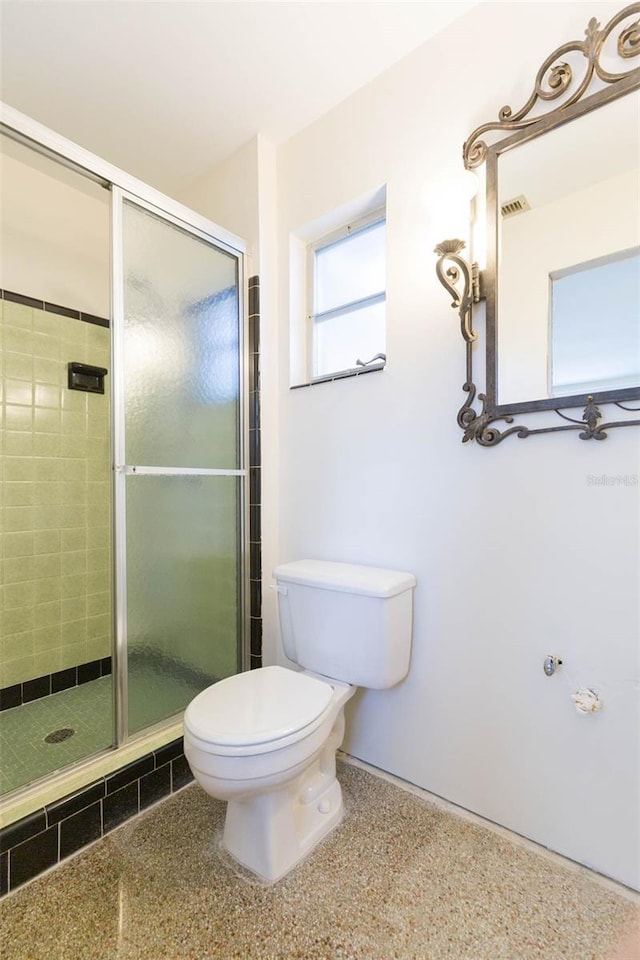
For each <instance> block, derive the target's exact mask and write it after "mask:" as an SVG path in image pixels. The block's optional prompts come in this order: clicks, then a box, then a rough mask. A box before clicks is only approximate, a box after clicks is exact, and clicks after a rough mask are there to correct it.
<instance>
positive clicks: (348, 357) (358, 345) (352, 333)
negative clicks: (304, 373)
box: [313, 302, 386, 377]
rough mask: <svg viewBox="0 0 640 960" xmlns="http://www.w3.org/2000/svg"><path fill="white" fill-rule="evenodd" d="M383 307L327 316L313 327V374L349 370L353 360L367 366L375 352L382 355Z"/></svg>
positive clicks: (352, 365) (383, 332) (383, 335)
mask: <svg viewBox="0 0 640 960" xmlns="http://www.w3.org/2000/svg"><path fill="white" fill-rule="evenodd" d="M384 318H385V304H384V302H382V303H376V304H374V305H373V306H367V307H362V308H361V309H359V310H350V311H349V312H347V313H339V314H337V315H331V316H330V317H328V318H327V319H324V320H316V322H315V324H314V337H315V349H314V352H313V353H314V364H315V369H314V371H313V375H314V376H315V377H322V376H324V375H325V374H329V373H335V372H336V371H340V370H351V369H353V368H354V367H355V366H356V361H357V360H362V362H363V363H367V362H368V361H369V360H371V359H372V358H373V357H375V355H376V354H377V353H385V352H386V337H385V321H384Z"/></svg>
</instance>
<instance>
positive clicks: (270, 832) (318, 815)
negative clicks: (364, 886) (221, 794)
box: [222, 754, 343, 883]
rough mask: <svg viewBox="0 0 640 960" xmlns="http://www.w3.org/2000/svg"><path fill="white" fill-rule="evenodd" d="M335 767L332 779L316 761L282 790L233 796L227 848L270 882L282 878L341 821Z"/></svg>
mask: <svg viewBox="0 0 640 960" xmlns="http://www.w3.org/2000/svg"><path fill="white" fill-rule="evenodd" d="M334 756H335V754H334ZM333 766H334V772H333V776H332V777H331V776H327V774H326V773H323V771H322V769H321V763H320V761H316V762H315V763H314V764H312V767H311V768H310V769H307V770H305V771H304V773H303V774H301V775H300V776H298V777H296V778H295V779H294V780H291V781H289V783H287V784H284V785H283V786H282V787H280V788H279V789H275V790H270V791H269V792H267V793H260V794H258V795H256V796H252V797H247V798H246V799H243V800H230V801H229V802H228V804H227V816H226V819H225V824H224V834H223V838H222V844H223V846H224V848H225V849H226V850H227V851H228V853H230V854H231V855H232V856H233V857H235V859H236V860H237V861H238V862H239V863H241V864H242V865H243V866H245V867H248V869H249V870H251V871H252V872H253V873H255V874H257V875H258V876H259V877H261V878H262V879H263V880H266V881H267V882H268V883H275V881H276V880H280V879H281V878H282V877H283V876H284V875H285V874H287V873H288V872H289V871H290V870H291V869H292V868H293V867H294V866H295V865H296V864H297V863H299V862H300V860H302V859H303V858H304V857H305V856H306V855H307V854H308V853H309V851H311V850H312V849H313V848H314V847H315V846H316V844H318V843H319V842H320V841H321V840H322V839H323V838H324V837H326V835H327V834H328V833H330V831H331V830H333V828H334V827H335V826H337V824H338V823H339V822H340V820H341V819H342V812H343V804H342V791H341V789H340V784H339V783H338V781H337V779H336V777H335V761H334V763H333Z"/></svg>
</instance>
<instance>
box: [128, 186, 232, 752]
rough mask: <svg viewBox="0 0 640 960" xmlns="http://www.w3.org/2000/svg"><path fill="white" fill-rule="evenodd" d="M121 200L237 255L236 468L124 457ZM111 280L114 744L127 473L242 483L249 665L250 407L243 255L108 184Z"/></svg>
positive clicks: (206, 232) (179, 219)
mask: <svg viewBox="0 0 640 960" xmlns="http://www.w3.org/2000/svg"><path fill="white" fill-rule="evenodd" d="M125 202H126V203H127V204H129V205H131V206H134V207H136V208H137V209H140V210H144V211H147V212H148V213H152V214H153V215H154V217H156V218H158V219H159V220H161V221H162V222H164V223H167V224H170V225H171V226H174V227H177V228H178V229H179V230H181V231H182V232H183V233H187V234H190V235H191V236H193V237H194V239H198V240H202V241H204V242H205V243H207V244H208V245H209V246H211V247H213V248H215V249H217V250H221V251H223V252H224V253H228V254H230V255H232V256H234V257H235V258H236V265H237V284H238V315H239V319H240V325H239V326H240V329H239V351H238V356H239V361H240V365H239V370H238V382H239V437H238V451H239V468H238V469H233V470H230V469H215V468H205V467H202V468H200V467H158V466H145V465H138V464H135V465H134V464H129V463H127V460H126V452H125V436H126V428H125V399H126V397H125V392H126V391H125V382H124V339H125V337H124V325H125V313H124V241H123V209H124V204H125ZM111 271H112V276H111V284H112V339H111V350H112V356H111V369H112V371H113V384H112V391H111V403H112V417H111V424H112V450H113V497H112V503H113V543H114V547H115V549H114V562H113V574H114V581H113V583H114V604H113V606H114V626H115V644H114V654H115V670H114V679H115V684H114V698H115V702H116V709H115V710H114V718H115V742H116V746H119V745H121V744H123V743H126V742H127V741H128V740H129V730H128V707H129V695H128V694H129V691H128V631H127V549H126V543H127V539H126V536H127V509H126V483H127V476H132V475H136V476H143V475H155V476H218V477H239V478H241V479H242V480H243V481H244V482H243V483H241V484H240V503H239V507H240V509H239V517H240V529H239V531H238V544H239V556H238V561H239V563H238V566H239V571H240V576H239V584H238V586H239V591H238V593H239V604H238V606H239V610H238V615H239V621H240V630H241V636H242V642H241V644H240V650H239V654H240V656H239V659H240V664H239V666H240V668H241V669H243V668H244V667H246V665H247V659H248V649H249V647H248V644H249V636H248V629H247V627H248V624H249V614H248V604H249V591H248V589H247V581H248V521H247V514H248V496H247V478H248V469H247V463H248V460H247V451H248V445H247V438H248V421H247V417H248V410H247V404H246V399H245V385H246V382H247V380H246V342H247V341H246V326H247V324H246V310H245V298H244V287H245V279H246V278H245V276H244V257H243V256H242V255H241V254H240V253H239V251H238V250H237V249H235V248H234V247H232V246H230V245H229V244H225V243H223V242H221V241H220V240H219V239H218V238H217V237H216V236H214V235H213V234H212V233H211V232H209V231H205V230H203V229H202V227H201V225H196V224H192V223H189V222H186V221H185V220H184V219H183V218H181V217H176V216H175V215H172V214H171V213H170V212H168V211H166V210H163V209H162V208H160V207H158V206H157V205H156V204H154V203H149V202H148V201H145V200H144V199H142V198H140V197H139V196H136V195H135V194H133V193H131V192H130V191H128V190H125V189H123V188H121V187H118V186H115V185H113V186H112V189H111ZM178 716H179V715H176V716H175V717H167V718H166V719H165V720H163V721H161V722H160V723H158V724H154V725H152V726H150V727H146V728H145V730H144V733H145V735H146V734H147V733H149V732H150V731H153V730H154V729H156V728H161V727H162V726H164V725H165V724H167V723H170V722H172V721H173V720H174V719H176V718H177V717H178Z"/></svg>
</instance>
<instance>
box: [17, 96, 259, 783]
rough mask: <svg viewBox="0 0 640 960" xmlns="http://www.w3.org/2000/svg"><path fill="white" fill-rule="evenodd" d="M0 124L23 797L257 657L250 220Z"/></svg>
mask: <svg viewBox="0 0 640 960" xmlns="http://www.w3.org/2000/svg"><path fill="white" fill-rule="evenodd" d="M0 136H1V154H0V161H1V163H2V197H1V212H2V224H1V230H2V233H1V236H2V273H1V276H0V288H1V300H0V305H1V307H2V331H3V345H2V384H3V399H2V402H3V435H4V446H3V451H2V469H3V475H2V480H3V493H4V498H3V503H2V535H3V536H2V542H3V552H2V560H3V570H4V579H3V588H2V595H3V605H4V618H3V627H2V635H1V639H0V756H1V759H2V763H1V765H0V795H1V796H2V797H4V798H5V799H7V798H9V799H11V798H15V797H16V796H18V797H19V796H21V795H22V794H23V793H25V792H27V791H29V790H33V789H34V788H37V786H38V785H42V784H45V785H46V784H47V783H51V782H52V781H51V778H55V777H60V778H62V777H64V775H65V773H67V772H68V771H70V770H77V769H78V766H79V765H80V766H81V765H82V764H85V763H87V762H88V761H89V760H96V759H97V760H99V758H100V757H106V756H109V757H113V754H114V752H117V751H119V750H121V748H123V747H126V746H131V745H132V744H135V743H136V742H137V741H138V740H139V741H140V742H143V741H144V740H145V738H146V740H148V739H149V737H152V736H153V735H154V734H155V733H158V734H161V733H162V731H163V730H165V729H167V728H168V727H170V726H173V727H175V724H176V722H177V721H178V720H179V718H180V715H181V712H182V711H183V709H184V707H185V706H186V705H187V703H188V702H189V701H190V700H191V699H192V697H193V696H194V695H195V694H196V693H198V692H199V691H200V690H202V689H203V688H204V687H206V686H208V685H209V684H210V683H212V682H214V681H215V680H217V679H220V678H222V677H225V676H229V675H230V674H233V673H237V672H238V671H239V670H241V669H243V668H244V667H245V666H246V665H247V664H248V636H247V628H248V624H249V618H248V602H249V600H248V593H249V591H248V589H247V584H248V576H249V571H248V560H247V550H246V547H247V541H248V529H247V522H246V518H247V513H248V508H247V496H246V491H247V472H248V471H247V461H246V456H247V447H248V443H247V437H248V430H247V423H246V416H247V404H246V403H245V402H244V396H245V376H246V368H247V363H246V359H245V358H246V349H245V309H244V303H243V289H244V282H245V281H244V273H243V270H244V255H243V244H242V242H241V241H240V240H239V239H238V238H237V237H234V236H233V235H231V234H228V233H226V232H225V231H223V230H221V229H220V228H219V227H217V226H216V225H215V224H212V223H210V222H209V221H207V220H205V219H203V218H201V217H199V216H198V215H197V214H195V213H194V212H193V211H190V210H188V209H187V208H184V207H182V206H181V205H180V204H178V203H176V202H174V201H172V200H170V199H169V198H167V197H165V196H163V195H162V194H160V193H158V192H157V191H155V190H153V189H152V188H150V187H148V186H146V185H145V184H143V183H141V182H140V181H137V180H135V179H134V178H132V177H129V176H128V175H127V174H125V173H123V172H122V171H120V170H118V169H117V168H115V167H112V166H111V165H110V164H108V163H106V162H104V161H102V160H100V159H99V158H97V157H94V156H93V155H91V154H89V153H87V152H86V151H84V150H82V149H81V148H79V147H77V146H76V145H75V144H72V143H70V142H69V141H66V140H64V139H62V138H61V137H59V136H57V135H56V134H54V133H53V132H52V131H49V130H47V129H46V128H44V127H41V126H40V125H39V124H37V123H35V122H34V121H32V120H30V119H29V118H27V117H25V116H23V115H22V114H19V113H18V112H17V111H14V110H12V109H10V108H3V123H2V129H1V134H0ZM128 756H130V753H129V754H128ZM112 767H113V764H112Z"/></svg>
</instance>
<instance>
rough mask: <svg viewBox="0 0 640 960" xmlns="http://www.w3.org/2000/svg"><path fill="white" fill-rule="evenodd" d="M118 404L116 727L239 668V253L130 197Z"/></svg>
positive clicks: (131, 724)
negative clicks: (119, 718)
mask: <svg viewBox="0 0 640 960" xmlns="http://www.w3.org/2000/svg"><path fill="white" fill-rule="evenodd" d="M118 215H119V216H120V217H121V222H120V224H119V225H118V226H119V227H120V229H121V236H122V259H121V263H120V264H119V265H118V266H119V268H120V269H121V271H122V278H121V279H122V289H123V301H122V303H121V304H120V305H119V306H120V310H119V311H118V310H116V313H118V312H120V313H121V317H120V322H117V321H116V328H115V351H116V354H119V355H120V357H121V363H120V364H119V365H118V366H119V369H120V382H119V383H118V384H117V385H116V386H117V391H116V392H117V396H116V399H115V404H116V411H117V412H118V416H117V430H116V436H115V449H116V514H117V520H116V525H117V542H118V543H119V548H118V554H119V556H118V563H117V568H118V575H117V587H118V592H119V599H120V603H119V611H120V612H119V622H118V650H119V654H120V658H121V660H123V659H125V657H126V670H125V669H123V668H122V667H123V666H124V665H123V664H121V668H120V669H119V671H118V676H119V683H120V694H121V697H122V699H123V700H124V704H125V705H126V710H124V711H123V712H124V713H126V714H128V717H127V719H126V721H123V724H122V725H123V727H125V729H124V730H121V735H126V734H134V733H136V732H138V731H140V730H142V729H144V728H146V727H149V726H151V725H153V724H155V723H158V722H160V721H163V720H165V719H167V718H168V717H170V716H172V715H174V714H176V713H178V712H180V711H181V710H183V709H184V707H185V706H186V705H187V704H188V702H189V701H190V700H191V699H192V698H193V697H194V696H195V694H196V693H198V692H199V691H200V690H202V689H203V688H204V687H206V686H208V685H209V684H210V683H213V682H214V681H215V680H217V679H220V678H222V677H225V676H229V675H230V674H233V673H236V672H237V671H238V669H240V667H241V649H242V622H243V618H242V616H241V611H242V606H243V600H244V598H243V589H242V584H243V571H242V558H243V551H242V549H241V544H242V531H243V510H244V507H243V502H244V498H243V487H244V481H243V477H244V476H245V471H244V469H243V466H244V464H243V442H242V437H243V433H244V431H243V429H242V422H243V411H242V403H241V376H242V370H241V356H242V343H241V341H242V323H241V315H242V312H241V308H240V306H241V305H240V296H239V291H240V284H239V279H240V278H239V265H240V260H239V256H238V254H237V253H236V252H235V251H229V250H225V249H223V248H221V247H220V246H219V245H216V244H214V243H213V242H212V241H211V240H210V239H208V238H207V237H206V236H205V235H202V234H199V233H195V232H192V231H191V229H189V230H187V229H186V228H185V227H184V226H183V225H181V224H179V223H178V222H177V221H176V222H174V221H171V220H169V219H167V218H165V217H163V216H162V215H161V214H160V213H159V212H158V211H155V210H152V209H151V208H147V207H145V206H143V205H141V204H140V203H138V202H136V201H135V200H134V199H133V198H131V197H128V196H127V195H125V194H123V195H122V199H121V207H120V210H119V213H118V214H117V216H118Z"/></svg>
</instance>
